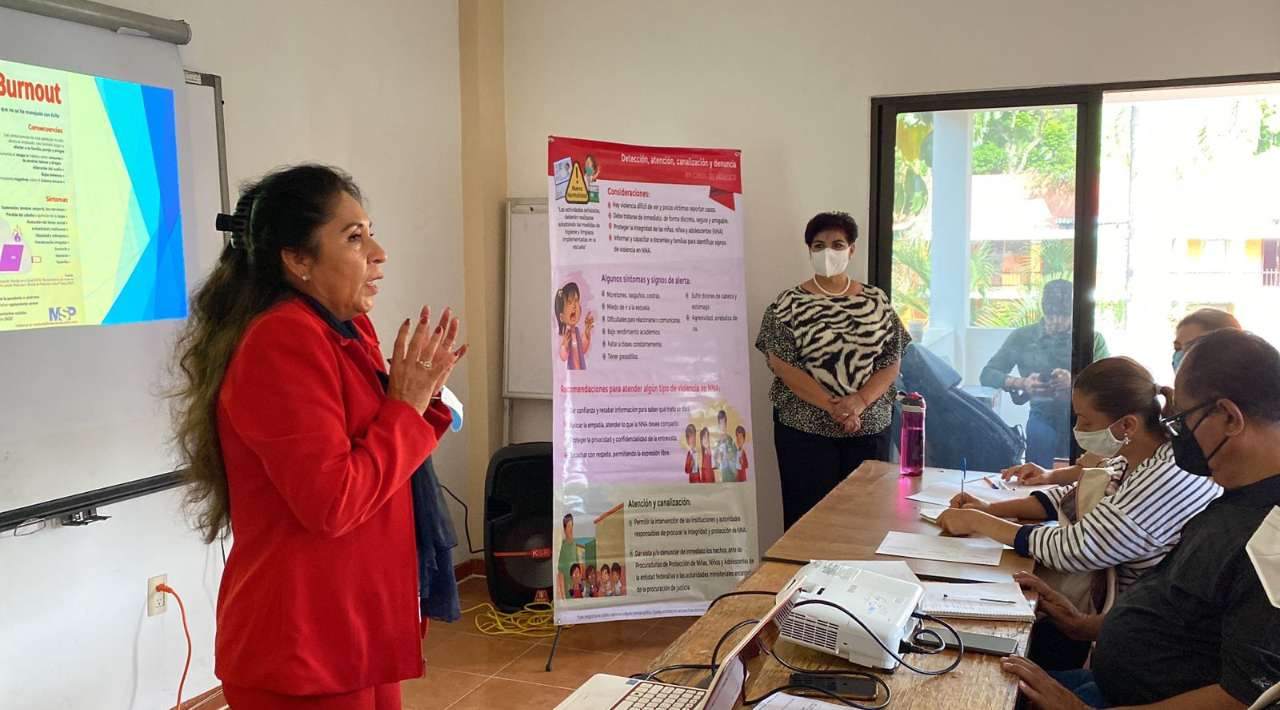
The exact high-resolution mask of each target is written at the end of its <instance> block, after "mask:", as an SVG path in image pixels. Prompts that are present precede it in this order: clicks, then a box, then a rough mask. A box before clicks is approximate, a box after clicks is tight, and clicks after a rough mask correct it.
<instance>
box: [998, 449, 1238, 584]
mask: <svg viewBox="0 0 1280 710" xmlns="http://www.w3.org/2000/svg"><path fill="white" fill-rule="evenodd" d="M1074 489H1075V484H1072V485H1069V486H1059V487H1057V488H1052V489H1049V490H1047V491H1043V492H1041V491H1037V492H1035V493H1033V494H1032V495H1034V496H1035V497H1036V498H1038V499H1039V500H1040V502H1041V503H1042V504H1044V506H1045V509H1046V511H1048V512H1050V513H1051V515H1050V517H1051V518H1055V517H1057V509H1058V507H1059V506H1060V505H1061V504H1062V501H1063V498H1064V497H1066V496H1067V495H1068V494H1069V493H1071V492H1072V491H1073V490H1074ZM1219 495H1222V488H1221V487H1220V486H1218V484H1216V483H1214V482H1213V480H1212V479H1210V478H1209V477H1207V476H1196V475H1193V474H1190V473H1187V472H1186V471H1183V470H1182V469H1180V468H1178V465H1177V464H1176V463H1174V460H1173V448H1172V447H1171V446H1170V445H1169V444H1167V443H1166V444H1164V445H1163V446H1161V447H1160V448H1159V449H1156V451H1155V453H1154V454H1152V455H1151V457H1150V458H1148V459H1147V460H1145V461H1143V462H1142V463H1141V464H1139V465H1138V466H1137V468H1134V469H1133V470H1131V471H1127V472H1125V473H1123V474H1121V475H1120V477H1119V487H1118V488H1117V489H1116V491H1115V493H1109V494H1108V495H1107V496H1105V497H1104V498H1103V499H1102V500H1100V501H1098V503H1097V504H1096V505H1095V506H1094V507H1093V510H1090V511H1089V512H1088V513H1087V514H1085V515H1084V516H1083V517H1081V518H1080V519H1079V520H1078V521H1076V522H1075V523H1073V524H1071V525H1058V526H1026V527H1027V528H1030V530H1029V534H1028V533H1023V534H1020V535H1019V536H1018V537H1019V538H1020V540H1019V542H1021V541H1022V540H1025V541H1026V542H1025V549H1019V552H1022V553H1023V554H1028V553H1029V554H1030V556H1031V557H1034V558H1035V559H1036V560H1037V561H1038V562H1041V563H1043V564H1045V565H1047V566H1049V567H1052V568H1053V569H1057V570H1061V571H1064V572H1086V571H1093V570H1104V569H1109V568H1111V567H1114V568H1115V570H1116V587H1117V591H1123V590H1124V589H1126V588H1127V587H1128V586H1129V585H1130V584H1133V583H1134V582H1135V581H1137V579H1138V578H1139V577H1141V576H1142V575H1143V574H1145V573H1146V572H1147V571H1149V570H1150V569H1151V568H1153V567H1155V566H1156V565H1157V564H1159V563H1160V560H1162V559H1164V556H1165V555H1167V554H1169V551H1170V550H1172V549H1173V548H1174V547H1176V546H1177V544H1178V540H1179V539H1180V538H1181V536H1182V527H1183V526H1184V525H1186V523H1187V521H1188V520H1190V519H1191V518H1192V517H1194V516H1195V515H1197V514H1198V513H1199V512H1200V511H1202V510H1204V509H1205V506H1207V505H1209V503H1211V502H1213V500H1214V499H1215V498H1217V497H1218V496H1219ZM1017 547H1018V548H1023V547H1024V545H1018V546H1017Z"/></svg>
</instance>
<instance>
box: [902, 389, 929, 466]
mask: <svg viewBox="0 0 1280 710" xmlns="http://www.w3.org/2000/svg"><path fill="white" fill-rule="evenodd" d="M898 400H899V401H900V402H902V436H901V438H900V439H899V441H898V470H899V471H900V472H901V473H902V475H904V476H919V475H920V474H922V473H924V397H923V396H922V395H921V394H920V393H918V392H904V393H902V394H900V395H898Z"/></svg>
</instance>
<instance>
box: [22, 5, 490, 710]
mask: <svg viewBox="0 0 1280 710" xmlns="http://www.w3.org/2000/svg"><path fill="white" fill-rule="evenodd" d="M116 4H119V5H122V6H126V7H128V8H129V9H132V10H138V11H141V12H148V13H152V14H156V15H162V16H166V17H177V18H182V19H185V20H187V21H188V22H189V23H190V24H191V26H192V30H193V33H194V41H193V42H192V44H191V45H189V46H187V47H184V48H182V50H181V53H182V56H183V61H184V64H185V65H186V66H187V67H188V68H190V69H196V70H199V71H205V72H210V73H214V74H220V75H221V76H222V77H223V80H224V88H225V100H226V105H225V111H226V126H227V152H228V157H229V161H230V170H231V178H232V184H233V187H234V186H236V185H238V184H239V183H240V182H241V181H243V180H245V179H247V178H250V177H253V176H256V175H258V174H260V173H262V172H264V171H266V170H268V169H270V168H272V167H274V166H277V165H281V164H286V163H291V162H298V161H322V162H328V163H333V164H336V165H339V166H342V167H344V168H346V169H347V170H349V171H350V172H351V173H352V174H353V175H354V176H355V177H356V179H357V181H358V182H359V183H360V186H361V187H362V188H363V189H364V191H365V193H366V195H367V196H368V198H369V207H370V213H371V215H372V216H373V219H374V221H375V224H376V230H377V232H378V234H379V236H380V237H381V240H382V242H383V243H384V244H385V245H386V246H387V248H388V250H389V252H390V255H391V258H390V261H389V263H388V265H387V269H386V271H387V280H386V281H385V282H384V284H385V286H384V289H383V292H382V295H381V296H379V299H378V308H377V310H376V311H375V313H374V321H375V323H376V324H377V326H378V329H379V332H380V333H381V334H382V336H383V339H384V340H385V341H386V345H387V347H388V348H389V346H390V343H391V342H392V340H393V339H394V333H395V331H394V326H395V325H397V324H398V323H399V321H400V320H401V319H403V318H405V317H406V316H409V315H412V314H414V313H416V310H417V307H418V306H419V305H420V304H421V303H423V302H427V303H430V304H431V305H432V306H433V307H435V306H443V305H445V304H453V305H454V306H455V307H458V308H459V309H460V308H461V307H462V306H463V303H462V294H463V268H462V241H461V191H460V189H459V185H458V183H459V179H460V166H459V161H460V153H459V117H458V112H459V98H458V96H459V94H458V91H459V87H458V81H459V79H458V21H457V15H458V10H457V2H456V0H438V1H436V0H433V1H431V2H425V1H417V0H415V1H414V2H394V1H393V0H381V1H376V2H375V1H371V0H365V1H363V2H359V3H353V2H336V1H329V0H325V1H323V2H321V1H318V0H317V1H312V0H287V1H286V0H271V2H261V1H260V0H222V1H221V2H217V3H213V2H197V1H195V0H189V1H177V0H118V1H117V2H116ZM212 218H213V215H200V216H199V219H205V220H209V219H212ZM437 312H438V310H437ZM466 382H467V378H466V372H465V365H464V366H463V367H462V368H460V370H459V371H457V372H456V373H455V376H454V378H453V383H454V384H456V385H457V387H456V388H455V389H457V390H458V391H459V394H460V395H461V396H462V397H463V398H464V399H465V398H466ZM464 442H465V440H464V439H463V438H461V437H456V438H455V439H454V440H452V441H450V440H448V439H446V442H445V443H444V444H443V445H442V446H441V449H440V450H439V453H438V457H437V463H438V469H439V471H440V473H441V477H442V478H443V479H444V481H445V483H446V484H449V485H450V486H451V487H453V488H454V490H456V491H459V494H460V495H461V494H462V493H461V492H462V491H464V490H466V485H465V481H466V463H467V460H466V450H465V445H464ZM177 510H178V497H177V495H176V494H175V493H166V494H160V495H153V496H149V497H146V498H142V499H138V500H136V501H131V502H127V503H122V504H118V505H114V506H110V507H108V508H104V509H103V510H102V512H104V513H106V514H108V515H112V516H114V518H113V519H112V520H110V521H107V522H103V523H97V524H94V525H92V526H90V527H87V528H65V529H52V530H46V531H43V532H38V533H36V534H35V535H33V536H31V537H24V538H10V537H9V536H8V534H6V535H5V537H3V538H0V570H2V572H0V580H2V583H0V640H2V642H0V669H2V670H0V698H3V700H0V705H3V706H4V707H5V708H12V709H14V710H26V709H27V708H45V707H93V708H104V709H115V708H147V709H148V710H150V709H152V708H160V707H171V706H172V705H173V701H174V696H175V692H176V690H177V684H178V677H179V675H180V674H181V672H182V660H183V656H184V654H185V650H186V648H185V642H184V641H183V638H182V629H181V624H180V623H179V621H178V614H177V609H176V605H174V604H173V603H172V602H170V610H169V613H168V614H167V615H165V616H162V617H158V618H152V619H146V618H144V617H143V611H144V599H145V589H146V579H147V577H149V576H151V575H155V574H161V573H167V574H168V575H169V583H170V584H171V585H173V586H174V587H175V588H176V589H177V590H178V591H179V592H180V593H181V594H183V596H184V599H185V600H186V601H187V605H188V612H189V613H190V615H191V621H192V628H191V632H192V636H193V641H194V644H195V661H194V663H193V667H192V673H191V677H190V678H189V679H188V681H187V686H186V687H187V691H188V692H187V695H188V697H190V696H191V695H194V694H196V693H199V692H203V691H205V690H208V689H209V688H211V687H213V686H214V685H216V684H217V681H216V680H215V679H214V677H213V675H212V647H213V631H214V625H213V616H212V615H213V605H214V600H215V598H216V592H217V583H218V576H219V574H220V571H221V565H222V561H221V553H220V551H219V550H218V548H217V546H216V545H215V546H213V547H212V548H209V547H206V546H204V545H203V544H201V543H200V541H199V539H198V538H197V537H196V535H195V534H194V533H192V532H190V530H189V528H188V526H187V524H186V523H185V521H184V520H183V519H182V518H181V517H180V515H179V514H178V512H177ZM455 515H456V517H457V521H458V523H459V527H460V526H461V521H462V516H461V511H460V510H456V511H455ZM465 556H467V555H465V553H464V554H463V557H465Z"/></svg>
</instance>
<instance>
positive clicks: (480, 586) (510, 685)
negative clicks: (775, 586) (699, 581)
mask: <svg viewBox="0 0 1280 710" xmlns="http://www.w3.org/2000/svg"><path fill="white" fill-rule="evenodd" d="M458 588H459V591H460V593H461V597H462V608H463V609H466V608H468V607H472V606H475V605H476V604H479V603H481V602H487V601H489V592H488V589H487V588H486V587H485V580H484V578H483V577H470V578H468V579H465V580H463V581H462V582H461V583H460V584H459V585H458ZM475 616H476V613H475V612H473V613H471V614H468V615H467V616H466V617H465V618H463V619H462V620H460V621H458V622H457V623H455V624H443V623H440V622H432V624H431V630H430V632H429V633H428V634H427V640H426V641H425V642H424V643H423V645H422V648H423V655H424V656H426V659H427V674H426V677H424V678H420V679H418V680H408V681H405V682H404V683H402V684H401V695H402V697H403V698H404V710H474V709H477V708H484V709H486V710H487V709H489V708H503V709H504V710H507V709H510V710H539V709H542V708H554V707H555V706H556V705H557V704H559V703H560V701H561V700H564V699H565V698H566V697H568V696H569V693H570V692H571V691H572V690H573V689H574V688H576V687H578V686H579V685H581V684H582V683H583V681H585V680H586V679H588V678H590V677H591V676H592V675H594V674H596V673H613V674H614V675H631V674H632V673H639V672H641V671H644V670H646V669H647V668H648V667H649V662H650V661H652V660H653V659H654V658H655V657H657V655H658V654H660V653H662V651H664V650H665V649H666V648H667V646H669V645H670V644H671V642H672V641H675V640H676V638H677V637H678V636H680V634H682V633H684V631H685V629H687V628H689V626H690V625H691V624H693V622H694V621H695V620H696V617H685V618H672V619H655V620H653V621H615V622H609V623H603V624H585V625H581V626H574V627H571V628H566V629H565V630H564V632H563V633H562V634H560V646H559V647H558V648H557V649H556V657H555V663H554V664H553V665H552V669H551V672H550V673H548V672H546V664H547V654H548V653H550V651H551V639H549V638H548V639H525V638H506V637H500V636H486V635H484V634H482V633H480V632H479V631H477V630H476V626H475ZM224 708H225V705H224V704H223V702H222V697H221V693H219V694H218V695H217V696H216V697H215V698H211V699H210V700H209V702H208V703H207V704H201V706H200V707H199V708H198V709H197V710H215V709H216V710H223V709H224Z"/></svg>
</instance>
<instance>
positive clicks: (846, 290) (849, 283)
mask: <svg viewBox="0 0 1280 710" xmlns="http://www.w3.org/2000/svg"><path fill="white" fill-rule="evenodd" d="M813 285H814V286H815V287H816V288H817V289H818V290H819V291H821V292H823V293H825V294H827V295H828V296H833V297H834V296H843V295H845V294H846V293H849V288H850V287H851V286H853V279H851V278H848V277H847V276H846V277H845V280H844V290H842V291H840V293H832V292H830V291H828V290H827V289H825V288H823V287H822V284H820V283H818V278H817V277H816V276H815V277H814V278H813Z"/></svg>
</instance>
